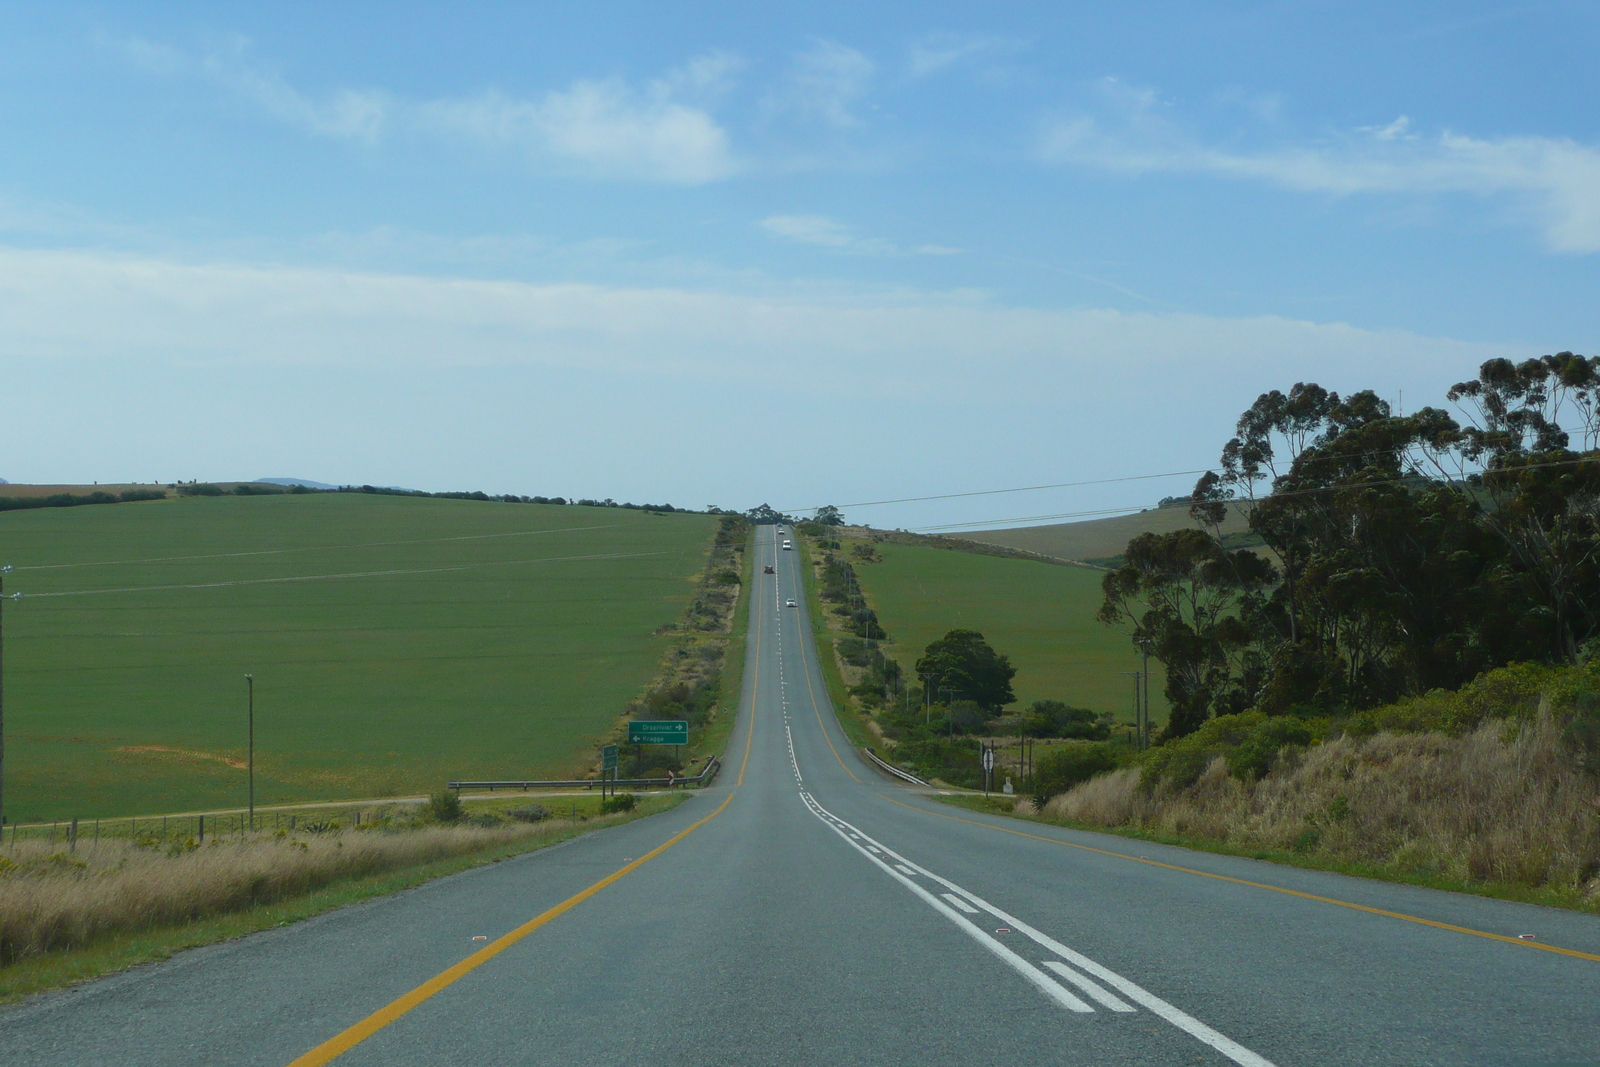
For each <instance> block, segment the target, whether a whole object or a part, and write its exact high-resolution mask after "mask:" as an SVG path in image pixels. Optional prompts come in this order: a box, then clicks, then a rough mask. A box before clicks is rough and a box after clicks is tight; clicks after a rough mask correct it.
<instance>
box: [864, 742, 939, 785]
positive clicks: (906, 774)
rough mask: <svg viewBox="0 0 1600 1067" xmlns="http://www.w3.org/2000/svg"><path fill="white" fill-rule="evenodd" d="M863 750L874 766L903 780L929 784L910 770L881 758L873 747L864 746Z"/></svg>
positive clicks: (914, 783)
mask: <svg viewBox="0 0 1600 1067" xmlns="http://www.w3.org/2000/svg"><path fill="white" fill-rule="evenodd" d="M861 751H862V753H864V754H865V755H866V757H867V759H869V760H871V761H872V765H873V766H874V767H877V768H878V769H879V770H880V771H887V772H888V773H889V774H892V775H894V776H895V777H896V778H898V779H900V780H901V781H902V782H910V783H911V784H912V785H927V784H928V783H927V782H924V781H923V780H922V779H921V778H918V777H917V776H916V775H914V774H912V773H911V772H910V771H902V770H901V769H900V768H899V767H896V766H895V765H894V764H892V763H888V762H886V761H884V760H882V759H880V758H879V757H878V754H877V753H876V752H874V751H872V749H870V748H863V749H862V750H861Z"/></svg>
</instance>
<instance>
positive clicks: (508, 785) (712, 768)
mask: <svg viewBox="0 0 1600 1067" xmlns="http://www.w3.org/2000/svg"><path fill="white" fill-rule="evenodd" d="M721 769H722V759H721V757H719V756H712V757H710V758H709V759H707V760H706V765H705V766H704V767H702V768H700V773H699V774H696V775H694V776H692V777H685V778H617V779H614V780H613V779H607V780H606V781H605V785H606V786H608V787H609V786H625V787H628V788H644V787H646V786H650V787H656V786H667V787H672V786H680V785H681V786H691V785H692V786H700V787H702V788H703V787H705V786H708V785H710V784H711V780H712V779H713V778H715V777H716V776H717V771H719V770H721ZM600 784H601V782H600V779H598V778H565V779H552V780H549V781H542V782H538V781H532V780H529V781H525V782H467V781H460V782H446V783H445V788H446V789H454V790H455V791H456V792H458V793H459V792H461V790H463V789H487V790H488V791H489V792H491V793H492V792H494V791H495V790H496V789H520V790H522V791H523V792H527V791H528V790H529V789H563V788H565V789H578V788H583V789H591V790H592V789H594V788H595V787H597V786H599V785H600Z"/></svg>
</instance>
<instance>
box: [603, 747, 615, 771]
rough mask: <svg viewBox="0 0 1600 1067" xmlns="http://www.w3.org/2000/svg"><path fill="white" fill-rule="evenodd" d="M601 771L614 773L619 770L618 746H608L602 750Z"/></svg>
mask: <svg viewBox="0 0 1600 1067" xmlns="http://www.w3.org/2000/svg"><path fill="white" fill-rule="evenodd" d="M600 769H601V770H605V771H614V770H616V769H617V746H616V745H607V746H606V747H605V748H602V749H601V750H600Z"/></svg>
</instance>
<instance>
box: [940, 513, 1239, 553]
mask: <svg viewBox="0 0 1600 1067" xmlns="http://www.w3.org/2000/svg"><path fill="white" fill-rule="evenodd" d="M1194 525H1195V522H1194V520H1193V519H1191V518H1190V517H1189V509H1188V508H1187V507H1184V506H1177V507H1165V508H1151V509H1149V510H1148V511H1140V512H1137V513H1136V514H1133V515H1114V516H1112V517H1111V518H1108V519H1089V520H1087V521H1085V522H1063V523H1057V524H1055V525H1052V526H1019V527H1016V528H1014V529H1009V530H982V531H980V532H977V533H969V534H962V535H961V536H962V537H964V538H966V539H967V540H970V541H982V542H986V543H988V544H993V545H1003V546H1004V547H1006V548H1017V549H1021V550H1023V551H1024V552H1037V553H1039V554H1040V555H1045V556H1054V557H1056V558H1057V559H1071V560H1080V561H1082V562H1085V563H1103V562H1105V561H1107V560H1109V559H1110V558H1111V557H1113V556H1119V555H1121V554H1122V550H1123V549H1124V548H1126V547H1127V544H1128V542H1129V541H1131V540H1133V539H1134V538H1135V537H1137V536H1139V535H1140V534H1142V533H1170V532H1171V531H1173V530H1177V529H1181V528H1183V527H1186V526H1188V527H1192V526H1194ZM1222 534H1223V538H1224V543H1226V544H1228V545H1229V546H1230V547H1243V546H1244V545H1246V544H1252V543H1255V542H1256V538H1255V537H1254V536H1253V535H1252V534H1251V533H1250V528H1249V524H1248V520H1247V519H1246V515H1245V512H1244V510H1243V509H1242V508H1241V507H1239V506H1237V505H1235V506H1234V507H1231V508H1229V513H1228V519H1227V521H1226V522H1225V523H1223V526H1222Z"/></svg>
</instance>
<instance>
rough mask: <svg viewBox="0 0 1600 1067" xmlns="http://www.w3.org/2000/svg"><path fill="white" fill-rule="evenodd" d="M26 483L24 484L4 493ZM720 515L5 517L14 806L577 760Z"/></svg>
mask: <svg viewBox="0 0 1600 1067" xmlns="http://www.w3.org/2000/svg"><path fill="white" fill-rule="evenodd" d="M7 488H8V489H17V488H21V487H7ZM716 521H717V520H716V519H714V518H713V517H710V516H704V515H689V514H683V513H678V514H668V515H661V514H655V513H651V512H646V511H638V510H625V509H621V508H601V507H594V508H591V507H577V506H560V505H538V504H514V503H501V502H483V501H473V500H441V499H417V498H407V497H395V496H378V495H367V494H359V493H356V494H350V493H345V494H334V493H328V494H306V495H290V494H281V495H272V496H249V497H236V496H224V497H213V498H205V497H192V498H182V499H178V498H173V499H167V500H161V501H150V502H141V503H123V504H109V505H101V506H90V507H75V508H49V509H39V510H28V511H12V512H5V513H0V562H7V563H11V564H14V565H15V566H16V572H15V573H13V574H11V575H9V576H7V579H6V591H7V592H8V593H11V592H16V591H20V592H22V593H23V597H22V599H21V600H19V601H15V602H11V601H7V602H6V604H5V618H4V622H5V639H6V640H5V668H6V673H5V697H6V702H5V712H6V723H5V725H6V740H7V746H6V765H5V770H6V783H5V784H6V807H7V814H8V815H9V816H10V817H11V818H12V819H13V820H30V819H43V818H62V817H67V816H72V815H79V816H95V815H112V814H121V813H131V812H154V811H172V810H181V809H187V808H200V807H215V806H219V805H228V804H237V803H242V802H243V800H244V796H245V793H244V787H245V774H244V771H243V768H242V760H243V757H244V755H245V751H246V733H245V681H244V675H245V674H246V673H251V674H253V675H254V676H255V699H256V789H257V801H258V803H267V802H272V801H279V800H285V801H287V800H301V799H310V798H339V797H356V796H373V795H385V794H392V793H397V792H415V791H419V790H426V789H436V788H438V786H439V785H440V784H441V783H442V782H443V781H444V780H445V779H446V778H448V777H451V776H455V775H460V776H462V777H470V778H483V777H509V776H516V777H523V776H541V775H549V774H554V773H558V772H564V771H570V770H574V769H576V766H577V765H578V760H579V758H580V757H584V758H586V757H587V755H588V753H587V751H586V746H587V743H588V741H589V739H591V738H593V737H594V736H596V735H599V734H601V733H603V732H604V731H605V730H606V729H607V728H608V727H609V726H610V725H611V724H612V723H613V722H614V721H615V719H616V717H617V716H618V715H619V714H620V713H621V711H622V708H623V705H624V704H625V703H626V702H627V700H629V699H630V698H632V697H633V696H635V695H636V693H637V692H638V690H639V689H640V687H641V686H642V685H643V684H644V683H645V682H646V681H647V680H648V679H649V678H650V676H651V674H652V672H653V670H654V667H655V664H656V661H657V659H658V656H659V654H660V652H661V642H662V640H664V639H663V638H661V637H658V636H654V634H655V631H657V630H658V629H659V628H661V627H662V626H664V625H666V624H668V623H670V622H672V621H673V620H674V619H675V618H676V617H677V616H678V615H679V613H680V612H681V611H682V610H683V608H684V606H685V604H686V603H687V602H688V600H689V598H690V596H691V595H692V594H693V592H694V588H695V587H694V585H693V584H692V579H693V578H694V576H695V575H696V574H697V573H698V572H699V570H700V569H701V567H702V566H703V564H704V558H705V557H704V553H705V551H706V550H707V548H708V547H709V544H710V541H711V538H712V535H713V532H714V529H715V526H716Z"/></svg>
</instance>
